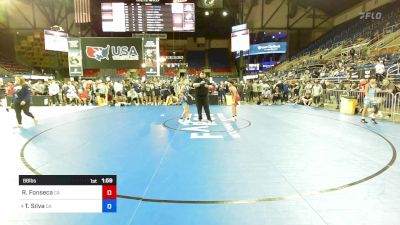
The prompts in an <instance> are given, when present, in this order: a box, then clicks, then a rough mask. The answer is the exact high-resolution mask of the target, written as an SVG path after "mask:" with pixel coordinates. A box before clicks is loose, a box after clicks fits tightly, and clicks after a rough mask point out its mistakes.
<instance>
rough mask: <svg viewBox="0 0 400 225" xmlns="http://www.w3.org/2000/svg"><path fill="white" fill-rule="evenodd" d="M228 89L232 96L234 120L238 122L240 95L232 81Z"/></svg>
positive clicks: (229, 82)
mask: <svg viewBox="0 0 400 225" xmlns="http://www.w3.org/2000/svg"><path fill="white" fill-rule="evenodd" d="M228 87H229V91H230V92H231V95H232V120H233V121H236V120H237V106H238V104H239V101H240V96H239V93H238V91H237V89H236V87H235V86H234V84H233V81H232V80H229V81H228Z"/></svg>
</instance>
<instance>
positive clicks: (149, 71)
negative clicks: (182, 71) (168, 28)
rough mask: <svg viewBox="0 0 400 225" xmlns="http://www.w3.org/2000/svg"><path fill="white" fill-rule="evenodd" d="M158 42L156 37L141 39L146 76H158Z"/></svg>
mask: <svg viewBox="0 0 400 225" xmlns="http://www.w3.org/2000/svg"><path fill="white" fill-rule="evenodd" d="M159 46H160V42H159V39H158V38H144V39H143V63H144V66H145V74H146V76H160V47H159Z"/></svg>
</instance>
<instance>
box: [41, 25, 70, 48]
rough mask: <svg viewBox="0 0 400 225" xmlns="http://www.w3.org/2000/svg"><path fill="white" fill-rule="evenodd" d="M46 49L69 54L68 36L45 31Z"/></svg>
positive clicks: (62, 33)
mask: <svg viewBox="0 0 400 225" xmlns="http://www.w3.org/2000/svg"><path fill="white" fill-rule="evenodd" d="M44 48H45V49H46V50H50V51H58V52H68V34H67V33H64V32H58V31H51V30H44Z"/></svg>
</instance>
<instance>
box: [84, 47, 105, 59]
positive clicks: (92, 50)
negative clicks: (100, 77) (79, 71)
mask: <svg viewBox="0 0 400 225" xmlns="http://www.w3.org/2000/svg"><path fill="white" fill-rule="evenodd" d="M109 53H110V45H107V47H105V48H103V47H92V46H86V55H87V57H89V58H91V59H95V60H97V61H99V62H101V60H102V59H107V60H108V54H109Z"/></svg>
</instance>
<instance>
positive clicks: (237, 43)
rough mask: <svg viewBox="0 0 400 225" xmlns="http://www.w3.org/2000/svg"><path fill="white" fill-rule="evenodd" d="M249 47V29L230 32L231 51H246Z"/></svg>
mask: <svg viewBox="0 0 400 225" xmlns="http://www.w3.org/2000/svg"><path fill="white" fill-rule="evenodd" d="M249 49H250V35H249V30H240V31H236V32H233V33H232V34H231V51H232V52H237V51H247V50H249Z"/></svg>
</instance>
